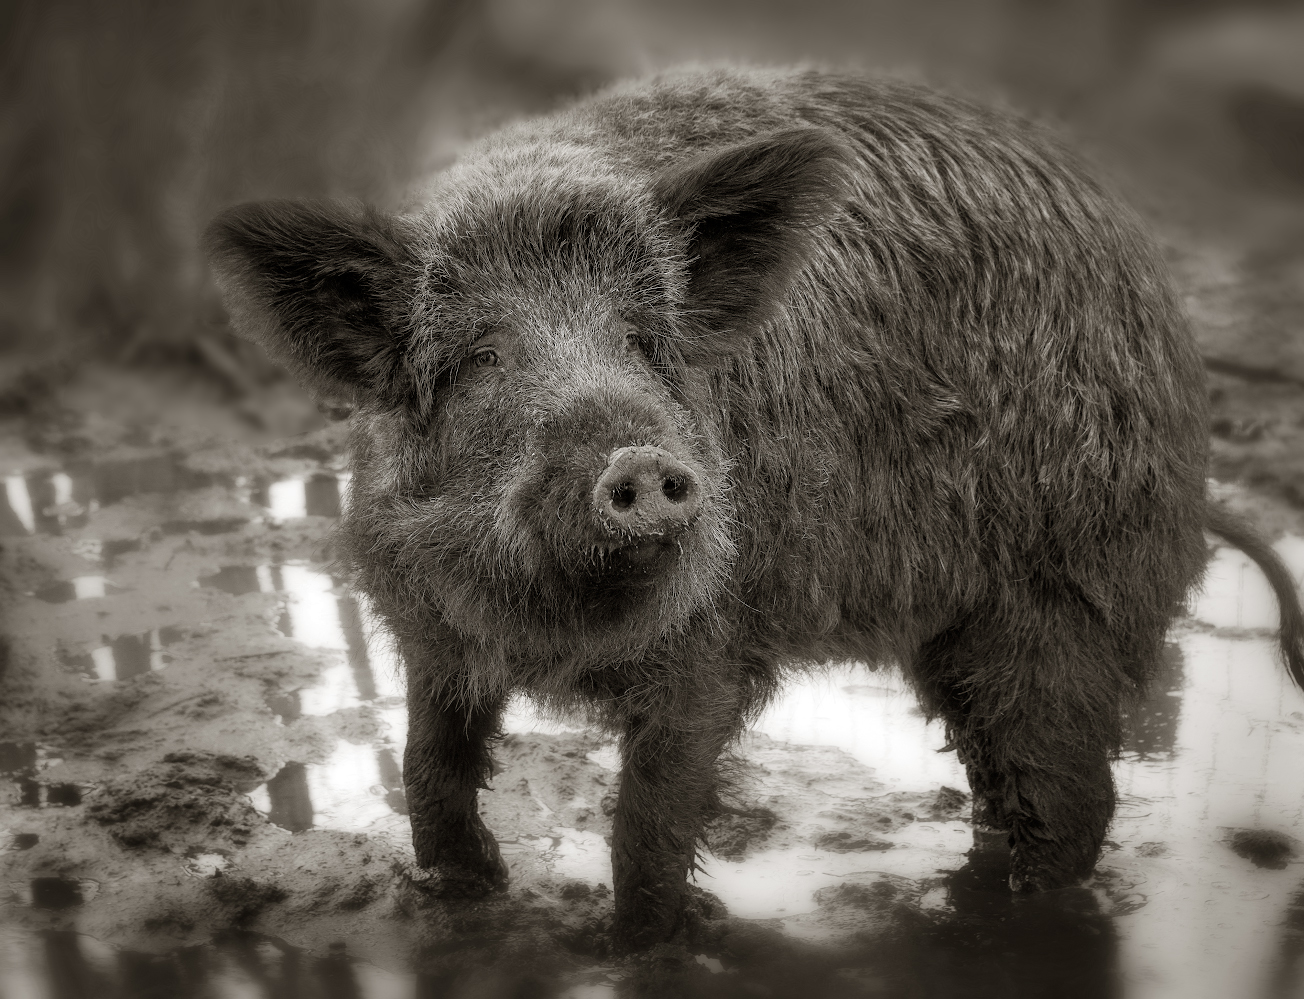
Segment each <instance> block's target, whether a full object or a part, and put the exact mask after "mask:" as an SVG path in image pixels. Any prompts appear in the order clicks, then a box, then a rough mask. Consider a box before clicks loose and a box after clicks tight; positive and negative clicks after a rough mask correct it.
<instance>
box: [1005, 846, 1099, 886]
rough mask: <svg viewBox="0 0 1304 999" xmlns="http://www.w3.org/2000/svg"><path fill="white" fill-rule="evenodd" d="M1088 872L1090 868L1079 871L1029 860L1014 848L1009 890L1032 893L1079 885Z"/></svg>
mask: <svg viewBox="0 0 1304 999" xmlns="http://www.w3.org/2000/svg"><path fill="white" fill-rule="evenodd" d="M1090 873H1091V870H1090V868H1088V869H1087V870H1086V871H1081V872H1079V871H1074V870H1065V869H1064V868H1062V867H1056V866H1054V865H1052V864H1045V863H1043V864H1038V863H1036V862H1035V861H1031V862H1030V861H1028V860H1027V859H1026V858H1024V857H1021V856H1019V852H1018V851H1017V850H1016V851H1015V852H1014V856H1013V857H1012V858H1011V861H1010V891H1012V892H1014V893H1015V894H1016V895H1033V894H1036V893H1037V892H1043V891H1054V890H1055V889H1057V888H1071V887H1074V886H1076V885H1080V884H1081V883H1082V882H1083V881H1084V880H1086V878H1087V876H1088V875H1090Z"/></svg>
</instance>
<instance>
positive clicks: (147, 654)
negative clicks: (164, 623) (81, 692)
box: [60, 627, 185, 682]
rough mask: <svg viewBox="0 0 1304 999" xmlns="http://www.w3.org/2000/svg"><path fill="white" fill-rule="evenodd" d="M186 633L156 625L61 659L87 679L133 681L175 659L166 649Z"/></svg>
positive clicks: (178, 629)
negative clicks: (149, 629)
mask: <svg viewBox="0 0 1304 999" xmlns="http://www.w3.org/2000/svg"><path fill="white" fill-rule="evenodd" d="M184 637H185V632H184V631H183V630H182V629H180V628H175V627H164V628H155V629H153V630H152V631H145V632H141V633H139V634H133V635H119V636H118V637H117V638H114V639H109V638H107V637H106V638H105V639H104V642H105V644H103V645H101V646H98V647H97V648H94V649H91V650H90V651H89V652H87V653H84V654H81V655H71V654H68V653H62V654H61V655H60V659H61V660H62V662H63V664H64V665H65V666H66V667H68V668H69V669H71V670H74V671H76V672H78V673H80V674H81V675H82V676H83V677H85V678H86V679H87V680H95V681H100V682H114V681H121V680H130V679H131V678H132V677H135V676H140V675H141V674H143V673H149V672H151V671H154V670H160V669H163V668H164V667H165V666H167V665H168V663H170V662H171V661H172V657H171V656H170V655H169V654H168V653H167V652H165V651H164V650H165V649H166V648H167V646H169V645H172V644H173V643H175V642H178V641H180V640H181V639H182V638H184Z"/></svg>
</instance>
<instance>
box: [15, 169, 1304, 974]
mask: <svg viewBox="0 0 1304 999" xmlns="http://www.w3.org/2000/svg"><path fill="white" fill-rule="evenodd" d="M1244 206H1248V207H1246V210H1245V211H1243V212H1229V213H1228V214H1229V218H1228V219H1227V220H1224V221H1222V222H1219V223H1218V224H1217V225H1215V224H1213V223H1207V222H1206V223H1202V224H1201V225H1200V226H1195V225H1189V224H1186V223H1183V222H1181V221H1180V220H1178V221H1174V220H1173V219H1171V218H1170V219H1168V220H1167V221H1160V223H1159V229H1160V234H1161V237H1162V239H1163V241H1164V242H1165V245H1166V247H1167V248H1168V252H1169V257H1170V260H1171V262H1172V264H1173V268H1174V271H1175V273H1176V275H1177V278H1178V281H1179V285H1180V286H1181V288H1182V290H1183V292H1184V293H1185V295H1186V298H1187V303H1188V305H1189V307H1190V310H1191V313H1192V316H1193V318H1194V321H1195V326H1196V332H1197V335H1198V337H1199V339H1200V343H1201V349H1202V351H1203V352H1204V354H1205V355H1206V357H1207V358H1208V360H1209V366H1210V371H1211V374H1210V389H1211V398H1212V399H1213V402H1214V419H1213V423H1212V427H1211V430H1212V439H1213V453H1214V462H1213V474H1214V475H1215V477H1216V478H1217V479H1218V480H1219V483H1218V484H1217V485H1216V486H1215V488H1216V489H1217V490H1218V491H1219V492H1220V493H1221V494H1223V495H1225V496H1226V497H1227V498H1229V500H1230V501H1231V502H1232V503H1233V504H1234V505H1237V506H1238V507H1240V508H1242V509H1243V510H1245V511H1246V512H1247V513H1249V515H1250V516H1251V517H1252V518H1253V519H1254V520H1255V521H1256V522H1257V523H1259V524H1260V525H1261V526H1262V527H1263V528H1264V530H1265V531H1266V532H1268V533H1269V534H1271V535H1272V536H1274V537H1275V538H1277V539H1278V547H1279V550H1280V551H1281V552H1282V554H1283V555H1284V556H1285V557H1286V558H1287V559H1288V561H1289V562H1290V563H1291V565H1292V567H1293V570H1294V571H1295V573H1296V574H1297V577H1299V576H1304V540H1301V539H1302V538H1304V512H1302V511H1304V337H1301V336H1300V335H1299V334H1300V331H1301V330H1302V329H1304V321H1302V320H1304V291H1301V288H1304V238H1301V234H1304V207H1302V206H1301V202H1300V201H1299V200H1298V199H1297V198H1295V197H1294V196H1293V195H1291V196H1287V195H1280V196H1279V195H1275V194H1272V193H1268V194H1264V195H1262V196H1259V197H1257V198H1256V199H1252V200H1250V201H1246V202H1244V203H1243V207H1244ZM0 412H2V413H3V414H4V415H3V416H0V483H2V484H3V491H0V615H2V617H0V997H3V999H17V997H29V996H31V997H53V999H73V997H81V996H88V997H99V996H105V997H121V999H128V997H131V999H137V997H146V996H149V997H155V996H158V997H165V996H213V997H227V996H230V997H235V996H241V997H245V996H261V997H269V999H270V997H299V999H309V997H318V996H322V997H327V996H329V997H353V996H357V997H364V996H365V997H369V999H370V997H375V999H380V997H385V999H389V997H394V999H398V997H409V996H421V997H434V996H457V997H481V996H521V997H526V996H530V997H533V996H540V997H542V996H555V995H566V996H571V997H576V999H579V997H590V999H592V997H601V996H615V995H620V996H626V995H685V996H693V995H702V996H748V997H782V996H794V997H796V996H844V995H845V996H950V995H963V996H989V995H990V996H1013V995H1054V996H1083V997H1098V996H1114V995H1127V996H1137V997H1142V996H1144V997H1158V996H1174V997H1176V996H1181V997H1190V996H1228V995H1247V996H1248V995H1253V996H1288V995H1298V994H1301V992H1302V991H1304V963H1302V962H1301V957H1302V956H1304V859H1301V856H1300V852H1299V851H1300V842H1299V841H1300V840H1301V839H1304V806H1301V801H1304V771H1301V768H1300V767H1299V765H1298V760H1299V759H1300V758H1301V755H1302V753H1304V697H1302V696H1301V695H1300V694H1299V692H1298V691H1296V690H1295V689H1294V688H1292V687H1291V686H1290V685H1289V684H1288V682H1287V681H1286V680H1285V678H1284V675H1283V671H1282V670H1281V669H1280V667H1279V665H1278V664H1277V662H1276V661H1275V660H1274V653H1273V648H1272V644H1271V641H1270V631H1271V628H1272V627H1273V626H1274V620H1275V619H1274V611H1273V608H1272V604H1271V600H1270V598H1269V596H1268V594H1267V592H1266V590H1265V588H1264V585H1263V583H1262V580H1261V579H1260V578H1259V577H1258V576H1257V572H1256V570H1254V569H1253V568H1252V567H1249V566H1248V565H1247V564H1246V563H1245V562H1244V560H1243V559H1241V558H1240V557H1239V556H1238V555H1237V554H1236V553H1234V552H1230V551H1227V550H1221V551H1219V552H1217V553H1216V555H1215V557H1214V560H1213V562H1212V568H1211V572H1210V577H1209V580H1208V583H1207V585H1206V588H1205V591H1204V593H1203V594H1202V595H1198V596H1196V597H1193V599H1192V602H1191V612H1190V614H1189V616H1187V617H1185V618H1183V619H1181V620H1179V621H1178V622H1177V624H1176V625H1175V626H1174V629H1173V633H1172V635H1171V645H1170V658H1169V667H1170V668H1169V671H1168V673H1167V675H1166V676H1164V677H1163V678H1162V682H1160V683H1159V684H1157V686H1156V689H1155V690H1154V692H1153V693H1152V695H1151V697H1150V698H1149V700H1148V701H1147V702H1146V704H1145V705H1144V707H1143V709H1142V710H1140V711H1138V712H1136V713H1135V715H1134V717H1133V718H1132V719H1131V732H1130V735H1129V738H1128V741H1127V744H1126V747H1125V751H1124V754H1123V757H1122V759H1121V760H1120V762H1119V766H1118V776H1119V784H1120V806H1119V812H1118V817H1117V819H1116V821H1115V824H1114V826H1113V828H1112V830H1111V833H1110V839H1109V842H1108V843H1107V846H1106V851H1105V854H1104V857H1103V858H1102V860H1101V863H1100V865H1099V868H1098V871H1097V873H1096V875H1095V877H1094V878H1093V879H1092V880H1091V881H1090V882H1089V883H1088V884H1087V885H1085V886H1084V887H1082V888H1080V889H1074V890H1069V891H1063V892H1054V893H1050V894H1047V895H1045V896H1042V897H1038V898H1031V899H1020V900H1017V901H1015V900H1012V899H1011V898H1010V896H1009V894H1008V891H1007V890H1006V889H1005V885H1004V879H1005V874H1006V871H1005V866H1006V860H1005V858H1004V856H1003V854H1002V851H1001V850H1000V848H999V844H998V845H996V848H994V849H993V848H990V847H991V845H990V844H987V846H988V847H989V848H987V849H977V848H975V845H974V843H973V831H972V828H971V826H970V823H969V811H968V795H967V786H966V784H965V782H964V775H963V772H962V770H961V768H960V767H959V766H958V764H957V763H956V761H955V759H954V754H953V753H947V752H943V751H942V750H943V749H944V739H943V736H942V733H941V732H940V730H939V729H938V727H937V726H935V725H933V724H931V723H929V722H928V721H927V720H926V719H924V718H923V717H922V716H921V715H920V714H919V711H918V709H917V708H916V707H915V706H914V704H913V701H912V700H911V698H910V696H909V694H908V693H907V692H906V691H904V690H903V689H902V687H901V685H900V683H899V681H898V680H897V679H896V678H895V677H894V676H893V674H892V673H891V670H890V669H880V670H871V669H869V668H868V667H865V666H863V665H862V666H854V665H842V664H835V665H832V666H830V667H829V668H828V670H827V671H825V672H824V673H823V674H821V675H818V676H813V677H811V678H810V680H809V681H808V682H806V683H802V684H797V685H795V686H794V687H793V688H792V689H790V690H789V692H788V693H787V694H786V696H785V697H784V698H783V699H782V700H781V701H780V702H778V703H777V704H775V705H774V706H773V708H772V709H771V710H769V711H768V712H767V713H766V715H765V716H764V717H763V718H762V719H761V720H760V721H759V722H758V723H757V725H756V726H755V730H754V731H753V732H752V733H751V734H749V735H748V736H747V738H746V739H745V741H744V742H743V744H742V746H741V747H740V756H741V760H742V764H743V766H742V769H743V772H744V774H745V776H746V778H747V779H746V780H745V781H744V782H743V784H742V788H741V791H740V794H739V797H738V799H737V800H736V801H734V802H733V803H732V806H733V811H732V812H731V813H730V814H727V815H724V816H722V817H721V818H720V819H719V820H718V821H717V822H716V823H715V824H714V826H713V828H712V831H711V847H712V852H711V853H710V854H709V855H708V856H707V857H705V859H704V865H703V871H702V872H701V873H700V874H699V876H698V880H697V883H698V885H699V886H700V888H701V889H702V892H703V894H702V897H701V905H700V918H699V919H698V920H697V922H696V924H695V925H694V926H693V927H692V928H691V931H690V932H689V933H688V934H687V935H686V937H685V938H684V939H683V940H681V941H679V942H677V943H676V944H674V945H670V946H666V947H664V948H661V949H660V950H658V951H656V952H654V953H651V954H648V955H643V956H640V957H638V958H633V959H617V958H614V957H612V956H610V955H608V954H607V953H606V952H605V945H604V935H603V928H604V920H605V919H606V918H607V917H608V915H609V912H610V903H611V892H610V866H609V858H608V853H607V845H606V837H607V836H609V834H610V830H611V820H610V812H611V803H612V796H613V795H614V793H615V791H616V784H617V780H616V772H615V768H616V753H615V749H614V746H613V745H612V744H611V743H610V742H609V741H606V740H605V739H604V738H603V737H602V736H600V735H599V734H597V733H594V732H590V731H586V730H584V729H583V728H582V727H581V726H579V725H576V724H572V723H569V722H568V721H567V720H566V719H552V718H541V717H539V716H537V715H536V714H535V713H534V712H533V711H532V710H531V708H530V706H529V705H528V704H526V703H519V704H516V705H514V706H513V710H512V712H511V715H510V718H509V723H508V733H507V735H506V736H505V738H504V739H503V741H502V743H501V745H500V747H499V752H498V760H499V767H500V770H499V772H498V773H497V775H496V776H495V778H494V781H493V790H492V792H490V793H486V794H484V795H482V799H483V804H482V808H483V811H484V813H485V817H486V820H487V822H488V823H489V825H490V827H491V828H492V829H493V830H494V831H495V833H496V835H497V836H498V838H499V840H500V841H501V843H502V844H503V850H504V854H505V855H506V857H507V859H508V861H509V863H510V866H511V873H512V882H511V887H510V888H509V890H508V891H507V892H505V893H504V894H501V895H498V896H494V897H492V898H490V899H487V900H484V901H478V902H466V901H455V900H447V899H442V898H440V897H438V896H437V894H435V893H433V892H432V891H431V890H430V885H429V884H428V883H427V882H426V881H425V879H424V878H423V877H422V875H421V872H420V871H419V870H417V869H415V868H414V866H413V861H412V852H411V847H410V844H409V842H408V820H407V818H406V815H405V804H404V799H403V792H402V780H401V772H400V762H401V759H402V750H403V742H404V734H405V720H404V701H403V689H402V686H401V683H400V682H399V679H398V671H397V666H396V663H395V661H394V658H393V655H392V654H391V652H390V651H389V649H388V647H387V644H386V641H385V636H384V635H383V633H381V631H380V630H379V629H378V628H377V626H376V623H375V622H374V620H373V619H372V617H371V615H370V613H369V611H368V609H367V607H366V605H365V601H364V600H362V599H361V598H359V597H357V596H355V595H351V594H350V593H349V592H348V591H347V589H346V588H345V587H344V585H343V581H342V580H340V579H339V578H337V577H335V576H333V575H332V574H331V569H330V557H331V551H330V540H329V534H330V528H331V524H332V521H333V518H334V517H335V516H336V515H337V514H338V512H339V509H340V505H341V503H343V502H347V485H348V469H347V464H346V461H345V458H344V455H343V424H340V423H329V422H327V421H326V420H324V419H323V418H322V416H321V415H320V414H319V413H318V412H317V411H316V410H315V408H314V407H312V405H311V404H310V403H309V402H308V401H307V400H306V399H305V398H304V397H303V396H302V395H301V394H300V393H298V391H297V390H295V389H293V388H291V387H290V386H288V385H285V384H280V385H275V384H274V385H271V386H265V387H262V388H257V387H253V388H251V387H248V386H246V387H245V391H244V394H243V395H240V396H233V395H232V393H231V391H230V386H229V385H225V386H224V385H223V383H222V381H221V379H215V378H213V377H212V376H211V373H207V374H206V373H203V372H188V371H180V370H176V369H167V370H157V371H142V370H131V371H124V370H117V369H109V368H96V369H93V370H81V371H76V372H68V371H63V372H60V371H55V372H44V373H38V375H37V376H29V377H27V378H26V379H25V380H24V379H12V378H11V379H10V380H9V381H7V382H5V381H4V380H3V379H0ZM980 845H981V844H980Z"/></svg>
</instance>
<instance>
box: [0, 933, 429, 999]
mask: <svg viewBox="0 0 1304 999" xmlns="http://www.w3.org/2000/svg"><path fill="white" fill-rule="evenodd" d="M432 994H437V993H433V992H431V991H430V990H429V989H428V988H426V987H425V986H424V985H423V984H422V983H421V982H420V980H419V976H417V975H415V974H411V973H395V972H391V971H387V970H385V969H382V968H378V967H376V966H375V965H370V964H365V963H362V962H355V961H353V960H351V959H350V958H349V956H348V953H347V950H346V949H345V946H344V944H342V943H341V944H338V945H336V946H334V947H332V948H331V950H330V952H329V953H328V954H327V955H325V956H320V957H319V956H314V955H312V954H310V953H309V952H307V951H304V950H300V949H299V948H297V947H292V946H290V945H289V944H287V943H285V942H284V941H282V940H279V939H277V938H275V937H268V936H262V935H259V934H255V933H248V932H243V931H232V932H230V933H226V934H223V935H222V936H221V937H219V938H217V939H215V940H213V941H211V942H209V943H206V944H202V945H200V946H197V947H187V948H184V949H182V950H178V951H174V952H172V953H167V954H147V953H141V952H136V951H127V950H115V949H113V948H111V947H108V946H106V945H105V944H103V943H101V942H100V941H98V940H96V939H94V938H93V937H89V936H86V935H84V934H80V933H74V932H69V931H62V930H46V931H36V932H33V931H28V930H18V929H6V928H4V927H0V995H3V996H5V997H12V999H46V997H49V999H92V997H94V999H98V997H108V996H121V997H124V999H125V997H128V996H130V997H141V999H144V997H147V996H148V997H164V996H167V997H190V996H205V997H210V999H265V997H267V999H269V997H273V996H274V997H278V999H279V997H286V999H288V997H291V996H292V997H294V999H416V997H418V996H427V995H432Z"/></svg>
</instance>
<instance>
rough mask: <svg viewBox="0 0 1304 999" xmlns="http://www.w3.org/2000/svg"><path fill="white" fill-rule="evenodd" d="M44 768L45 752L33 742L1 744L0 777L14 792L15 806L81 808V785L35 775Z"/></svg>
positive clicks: (45, 762) (45, 763)
mask: <svg viewBox="0 0 1304 999" xmlns="http://www.w3.org/2000/svg"><path fill="white" fill-rule="evenodd" d="M45 765H47V761H46V760H45V753H44V751H43V750H42V748H41V747H40V746H38V745H37V744H36V743H34V742H0V777H5V778H8V780H9V782H10V784H11V785H12V787H13V788H14V789H15V791H16V793H17V801H16V804H19V805H24V806H27V807H29V808H42V807H46V806H52V807H56V808H66V807H69V806H72V805H80V804H81V799H82V789H81V786H80V785H78V784H72V783H68V782H50V781H44V780H41V779H40V778H39V776H38V775H39V774H40V771H41V769H42V767H43V766H45ZM33 842H35V841H33ZM29 845H30V844H29Z"/></svg>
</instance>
